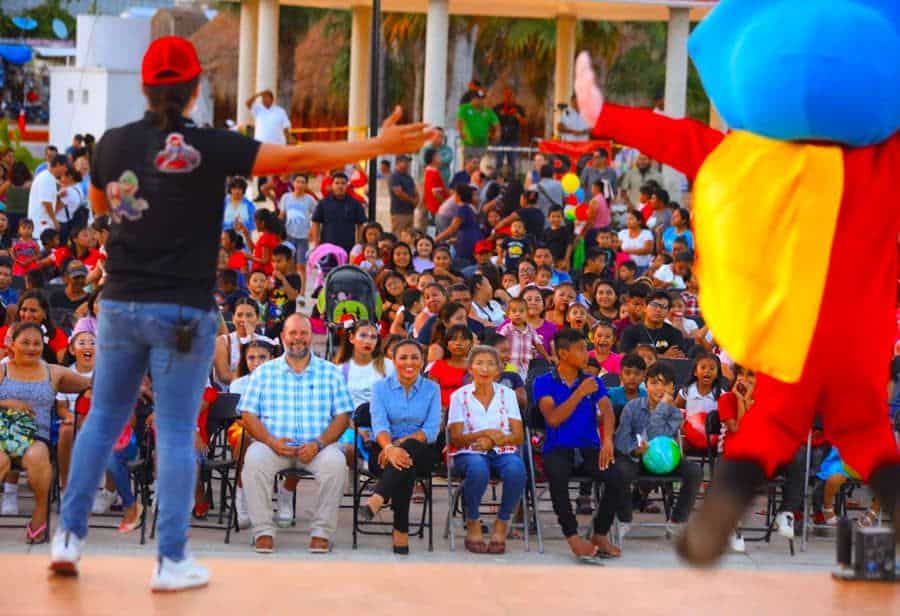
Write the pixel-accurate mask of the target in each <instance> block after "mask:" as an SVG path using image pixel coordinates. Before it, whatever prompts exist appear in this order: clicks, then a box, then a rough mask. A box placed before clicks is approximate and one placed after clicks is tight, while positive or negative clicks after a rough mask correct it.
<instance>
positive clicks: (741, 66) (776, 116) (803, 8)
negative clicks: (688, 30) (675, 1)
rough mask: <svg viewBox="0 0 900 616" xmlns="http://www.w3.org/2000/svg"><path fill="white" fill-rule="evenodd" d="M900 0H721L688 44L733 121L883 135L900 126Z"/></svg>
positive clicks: (825, 134) (840, 137) (791, 132)
mask: <svg viewBox="0 0 900 616" xmlns="http://www.w3.org/2000/svg"><path fill="white" fill-rule="evenodd" d="M898 30H900V0H722V2H720V3H719V5H718V6H717V7H716V8H715V9H714V10H713V11H712V13H710V15H709V16H708V17H707V18H706V19H705V20H704V21H703V22H702V23H700V25H698V26H697V28H696V29H695V30H694V32H693V34H692V35H691V38H690V40H689V42H688V49H689V51H690V54H691V57H692V58H693V60H694V64H696V66H697V69H698V71H699V72H700V76H701V78H702V80H703V85H704V87H705V88H706V92H707V93H708V94H709V97H710V99H711V100H712V102H713V104H714V105H715V106H716V108H717V109H718V111H719V113H720V114H721V116H722V118H723V119H724V120H725V121H726V122H727V123H728V125H729V127H731V128H735V129H741V130H746V131H750V132H752V133H756V134H759V135H763V136H766V137H771V138H773V139H782V140H796V141H807V140H816V141H833V142H837V143H843V144H847V145H851V146H864V145H871V144H875V143H880V142H881V141H884V140H885V139H887V138H888V137H890V136H891V135H892V134H893V133H894V132H896V131H897V129H898V128H900V32H898Z"/></svg>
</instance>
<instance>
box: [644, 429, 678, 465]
mask: <svg viewBox="0 0 900 616" xmlns="http://www.w3.org/2000/svg"><path fill="white" fill-rule="evenodd" d="M641 462H642V463H643V465H644V468H646V469H647V472H650V473H653V474H654V475H667V474H668V473H671V472H672V471H674V470H675V469H676V468H678V464H679V463H680V462H681V447H680V446H679V445H678V443H677V442H676V441H675V439H673V438H672V437H671V436H657V437H656V438H652V439H650V442H649V443H647V451H645V452H644V455H643V456H641Z"/></svg>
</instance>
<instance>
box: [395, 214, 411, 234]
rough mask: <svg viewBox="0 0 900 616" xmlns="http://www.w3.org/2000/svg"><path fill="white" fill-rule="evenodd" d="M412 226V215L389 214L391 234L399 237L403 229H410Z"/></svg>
mask: <svg viewBox="0 0 900 616" xmlns="http://www.w3.org/2000/svg"><path fill="white" fill-rule="evenodd" d="M412 226H413V215H412V214H391V233H393V234H394V235H400V232H401V231H403V230H404V229H411V228H412Z"/></svg>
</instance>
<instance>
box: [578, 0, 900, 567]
mask: <svg viewBox="0 0 900 616" xmlns="http://www.w3.org/2000/svg"><path fill="white" fill-rule="evenodd" d="M688 49H689V52H690V55H691V57H692V58H693V61H694V63H695V65H696V67H697V69H698V71H699V73H700V76H701V79H702V81H703V84H704V87H705V89H706V91H707V93H708V94H709V97H710V99H711V101H712V103H713V104H714V105H715V107H716V108H717V109H718V111H719V113H720V114H721V116H722V118H724V120H725V121H726V122H727V123H728V125H729V127H730V128H731V129H732V130H731V132H729V133H727V134H723V133H720V132H718V131H716V130H713V129H711V128H709V127H707V126H706V125H704V124H701V123H699V122H695V121H693V120H673V119H670V118H667V117H665V116H663V115H659V114H656V113H653V112H651V111H647V110H639V109H630V108H625V107H621V106H618V105H613V104H610V103H605V102H604V101H603V96H602V93H601V92H600V90H599V89H598V88H597V86H596V85H595V80H594V73H593V71H592V69H591V63H590V59H589V58H588V57H587V55H586V54H584V53H583V54H581V56H580V57H579V58H578V61H577V63H576V78H575V82H576V84H575V88H576V92H577V94H578V102H579V108H580V110H581V113H582V115H583V116H585V119H586V120H587V121H588V123H589V124H590V125H592V126H593V135H594V136H595V137H607V138H612V139H614V140H616V141H618V142H621V143H623V144H626V145H629V146H633V147H636V148H638V149H640V150H641V151H642V152H644V153H645V154H647V155H649V156H651V157H652V158H654V159H656V160H658V161H660V162H662V163H665V164H667V165H670V166H672V167H674V168H676V169H678V170H679V171H681V172H682V173H684V174H685V175H687V176H688V178H689V179H691V180H692V181H693V186H694V192H693V202H694V206H693V209H694V221H695V229H694V232H695V237H696V242H697V245H698V248H699V250H698V254H697V257H698V260H697V268H696V274H697V276H698V280H699V282H700V307H701V310H702V313H703V316H704V318H705V319H706V322H707V323H708V324H709V326H710V330H711V331H712V332H713V333H714V334H715V337H716V339H717V341H718V342H719V343H720V344H721V345H722V347H723V348H725V349H726V350H727V351H728V353H729V354H730V355H731V356H732V357H733V358H734V359H735V361H737V362H738V363H740V364H742V365H744V366H746V367H748V368H750V369H753V370H756V371H757V372H758V378H757V388H756V393H755V398H756V404H755V405H754V407H753V408H752V409H751V410H750V412H748V413H747V415H746V416H745V417H744V418H743V420H742V421H741V425H740V430H738V432H737V433H736V434H735V435H734V436H733V437H730V438H729V442H728V446H727V448H726V449H727V451H726V459H725V461H723V462H722V463H721V464H720V465H719V466H718V469H717V473H716V477H715V479H714V483H715V485H716V489H715V490H713V491H711V492H710V494H709V495H708V497H707V498H706V499H705V501H704V505H703V507H702V508H701V509H700V510H699V511H698V512H697V513H696V514H695V515H694V516H692V517H691V520H690V521H689V523H688V525H687V528H686V529H685V532H684V534H683V535H682V536H681V537H680V539H679V542H678V550H679V553H680V554H681V555H682V556H683V557H684V558H685V559H686V560H688V561H689V562H691V563H694V564H699V565H704V564H711V563H713V562H714V561H715V560H716V559H717V558H718V557H719V556H720V555H721V554H722V553H723V552H724V551H725V549H726V547H727V546H728V539H729V535H730V533H731V532H732V531H733V529H734V528H735V526H736V525H737V524H738V522H739V521H740V518H741V516H742V514H743V512H744V510H745V509H746V507H747V506H749V504H750V502H751V500H752V498H753V495H754V492H755V491H756V490H757V489H758V488H759V487H760V486H761V484H763V483H764V481H765V479H766V477H767V476H771V475H772V474H773V472H774V471H775V469H776V468H777V467H779V466H780V465H782V464H784V463H786V462H788V461H789V460H790V459H791V458H792V457H793V455H794V454H795V453H796V451H797V450H798V448H799V446H800V445H801V444H802V443H803V442H804V441H805V440H806V438H807V434H808V432H809V430H810V426H811V425H812V423H813V418H814V417H815V415H816V414H821V416H822V419H823V422H824V427H825V434H826V437H827V439H828V440H829V441H830V442H831V443H833V444H834V445H836V446H837V447H838V448H839V449H840V451H841V455H842V457H843V458H844V460H845V461H846V463H847V464H848V465H849V466H851V467H852V468H853V469H855V471H856V472H857V473H858V474H859V476H860V477H862V478H863V479H864V480H866V481H868V482H869V483H870V484H871V487H872V488H873V490H874V491H875V493H876V494H877V496H878V497H879V498H880V499H881V501H882V504H883V506H884V508H885V510H887V511H892V512H893V520H894V525H895V526H897V525H898V524H900V511H898V502H897V492H898V489H900V453H898V448H897V443H896V442H895V439H894V436H893V433H892V430H891V427H890V424H889V418H888V409H887V402H886V397H887V394H886V392H887V381H888V372H889V365H890V360H891V352H892V346H893V342H894V337H895V333H896V329H895V306H896V300H897V275H898V268H897V262H898V250H897V242H898V232H900V209H898V208H897V206H896V201H895V199H896V198H897V197H896V195H895V194H894V193H895V191H896V187H897V179H898V178H900V133H898V132H897V131H898V128H900V2H898V1H897V0H842V1H840V2H834V1H833V0H805V1H803V2H797V1H796V0H753V1H752V2H751V1H748V0H723V1H722V2H720V3H719V4H718V6H717V7H716V8H715V9H713V11H712V12H711V13H710V15H709V16H708V17H707V18H706V19H705V20H704V21H703V22H702V23H700V24H699V25H698V26H697V27H696V29H695V30H694V32H693V34H692V35H691V37H690V39H689V42H688ZM879 204H881V205H879Z"/></svg>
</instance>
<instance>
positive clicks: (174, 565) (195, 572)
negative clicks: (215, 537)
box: [150, 556, 209, 592]
mask: <svg viewBox="0 0 900 616" xmlns="http://www.w3.org/2000/svg"><path fill="white" fill-rule="evenodd" d="M207 584H209V570H208V569H207V568H206V567H204V566H203V565H201V564H199V563H198V562H197V561H196V560H194V559H193V558H191V557H190V556H188V557H186V558H185V559H184V560H182V561H179V562H175V561H174V560H169V559H168V558H160V559H159V560H158V561H157V563H156V567H154V569H153V578H152V579H151V580H150V590H152V591H153V592H175V591H178V590H187V589H189V588H198V587H200V586H206V585H207Z"/></svg>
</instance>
